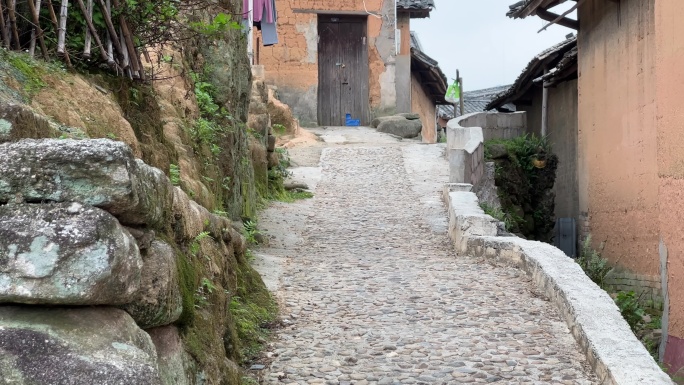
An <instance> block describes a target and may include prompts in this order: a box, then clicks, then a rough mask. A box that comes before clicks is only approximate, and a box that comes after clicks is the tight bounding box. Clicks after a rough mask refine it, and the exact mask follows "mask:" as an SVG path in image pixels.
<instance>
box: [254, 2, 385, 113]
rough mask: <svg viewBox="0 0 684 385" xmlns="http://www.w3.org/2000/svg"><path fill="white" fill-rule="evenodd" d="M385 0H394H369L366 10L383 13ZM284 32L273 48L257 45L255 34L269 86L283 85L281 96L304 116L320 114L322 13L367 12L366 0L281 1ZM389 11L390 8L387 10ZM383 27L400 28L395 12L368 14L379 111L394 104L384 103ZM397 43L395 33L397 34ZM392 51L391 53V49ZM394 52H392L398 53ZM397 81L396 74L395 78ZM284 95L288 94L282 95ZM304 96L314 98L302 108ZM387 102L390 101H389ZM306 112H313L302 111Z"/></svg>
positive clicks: (373, 90) (374, 91) (373, 99)
mask: <svg viewBox="0 0 684 385" xmlns="http://www.w3.org/2000/svg"><path fill="white" fill-rule="evenodd" d="M385 1H391V2H392V4H394V2H393V0H365V7H366V8H365V9H367V10H368V11H369V12H373V13H377V14H380V13H382V11H383V4H384V2H385ZM276 7H277V11H278V34H279V44H277V45H274V46H271V47H263V46H262V47H258V48H257V47H256V39H257V37H259V36H260V32H256V33H255V35H254V36H255V52H256V50H257V49H258V50H259V62H258V63H255V64H261V65H263V66H264V68H265V77H266V82H267V83H268V84H272V85H275V86H277V87H278V89H279V92H280V93H281V94H282V93H286V94H287V97H286V98H287V99H289V100H285V101H286V102H288V103H289V104H294V105H291V107H293V110H294V112H295V114H296V115H301V113H302V112H308V113H312V114H313V116H315V115H316V111H313V112H312V111H308V110H310V109H315V106H316V104H317V87H318V16H317V13H315V12H319V13H325V12H326V11H329V13H336V12H340V11H354V12H356V13H357V14H358V13H359V12H365V10H364V1H363V0H345V1H339V0H278V1H277V2H276ZM385 8H386V7H385ZM383 23H386V24H387V25H386V26H385V28H387V27H391V29H392V30H394V27H395V26H394V13H392V14H391V15H387V16H385V17H384V18H383V19H381V18H378V17H374V16H368V57H369V66H370V68H369V73H370V75H369V77H370V79H369V82H370V100H369V102H370V105H371V108H377V107H380V106H382V105H383V104H393V103H394V100H387V101H383V100H382V95H383V90H382V87H381V77H382V76H383V75H384V74H385V69H386V63H385V61H386V60H384V59H383V57H382V56H383V55H382V54H381V53H380V52H379V50H378V40H379V39H381V38H382V36H381V31H382V29H383ZM391 40H392V41H391V42H388V43H387V44H392V45H393V44H394V35H393V33H392V35H391ZM385 51H386V50H385ZM393 53H394V50H392V54H393ZM391 77H392V78H393V74H392V76H391ZM281 96H282V95H281ZM302 98H308V99H309V100H307V101H306V103H304V101H302V105H301V106H300V105H297V104H298V103H299V102H300V101H301V99H302ZM384 102H386V103H384ZM302 109H306V110H307V111H302Z"/></svg>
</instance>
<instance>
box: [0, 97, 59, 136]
mask: <svg viewBox="0 0 684 385" xmlns="http://www.w3.org/2000/svg"><path fill="white" fill-rule="evenodd" d="M56 136H58V135H57V132H56V131H55V130H54V129H52V127H51V126H50V123H49V122H48V121H47V119H45V118H44V117H42V116H40V115H38V114H36V113H35V112H33V111H32V110H31V109H30V108H28V107H26V106H24V105H22V104H13V103H8V104H2V105H0V143H2V142H9V141H13V140H19V139H23V138H36V139H38V138H51V137H56Z"/></svg>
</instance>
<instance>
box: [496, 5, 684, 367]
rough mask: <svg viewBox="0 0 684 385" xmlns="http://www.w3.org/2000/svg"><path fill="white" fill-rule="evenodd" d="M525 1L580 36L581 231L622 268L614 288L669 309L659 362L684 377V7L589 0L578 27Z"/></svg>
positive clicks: (531, 10) (525, 13)
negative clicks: (683, 374)
mask: <svg viewBox="0 0 684 385" xmlns="http://www.w3.org/2000/svg"><path fill="white" fill-rule="evenodd" d="M564 2H565V1H564V0H526V1H520V2H518V3H516V4H514V5H512V6H511V9H510V11H509V13H508V14H509V16H510V17H514V18H525V17H529V16H532V15H537V16H539V17H541V18H544V19H546V20H551V21H556V20H557V22H558V23H559V24H562V25H565V26H568V27H570V28H574V29H577V30H578V35H577V70H578V73H579V78H578V90H579V92H578V115H577V116H578V141H577V155H578V163H577V165H578V171H577V174H578V185H579V209H580V215H581V217H582V221H581V227H580V230H581V231H582V233H584V234H586V235H588V234H591V235H592V238H593V240H594V242H595V246H598V244H599V243H601V242H605V248H604V249H603V255H604V256H605V257H607V258H608V259H609V260H610V261H611V263H612V264H613V265H614V266H616V267H617V268H618V270H617V271H616V274H615V275H614V278H616V279H615V280H614V282H613V283H612V284H614V287H615V288H616V289H618V290H625V291H628V290H635V291H637V292H638V295H639V296H640V298H641V299H642V300H648V301H650V304H651V305H652V306H656V307H660V306H662V308H663V309H664V314H663V322H662V329H663V336H664V339H663V343H662V344H661V358H663V359H664V361H665V363H666V364H667V365H668V367H669V370H670V372H671V373H676V372H681V371H684V279H682V278H681V277H682V276H683V275H684V237H683V236H682V234H684V220H683V219H682V218H684V134H683V132H684V108H682V100H684V87H682V85H683V84H684V39H682V36H684V23H682V22H681V21H682V17H683V16H682V15H684V1H682V0H620V1H605V0H584V1H579V2H577V3H576V4H575V6H577V9H578V12H577V13H578V20H573V19H570V18H568V17H560V16H559V15H558V12H553V9H552V8H553V7H554V6H555V5H558V4H560V3H564Z"/></svg>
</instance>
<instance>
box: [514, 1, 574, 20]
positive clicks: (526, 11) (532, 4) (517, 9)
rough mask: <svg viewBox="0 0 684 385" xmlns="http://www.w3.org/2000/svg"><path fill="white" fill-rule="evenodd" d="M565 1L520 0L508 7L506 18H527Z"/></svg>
mask: <svg viewBox="0 0 684 385" xmlns="http://www.w3.org/2000/svg"><path fill="white" fill-rule="evenodd" d="M566 1H567V0H522V1H518V2H517V3H515V4H513V5H510V6H509V7H508V8H509V11H508V13H506V16H508V17H512V18H516V19H524V18H526V17H527V16H530V15H534V14H535V13H536V12H537V10H538V9H539V8H543V9H548V8H551V7H555V6H556V5H558V4H561V3H564V2H566Z"/></svg>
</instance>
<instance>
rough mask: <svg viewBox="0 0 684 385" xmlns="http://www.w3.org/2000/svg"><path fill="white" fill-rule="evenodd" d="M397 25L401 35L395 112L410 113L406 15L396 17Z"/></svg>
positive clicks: (409, 29) (408, 36)
mask: <svg viewBox="0 0 684 385" xmlns="http://www.w3.org/2000/svg"><path fill="white" fill-rule="evenodd" d="M397 25H398V27H399V31H401V32H400V34H401V37H400V38H401V42H400V44H399V54H398V55H397V64H396V66H397V70H396V79H395V80H396V88H397V112H412V111H411V106H412V103H411V82H412V79H411V19H410V17H409V14H408V13H403V12H402V13H400V14H398V15H397Z"/></svg>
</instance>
